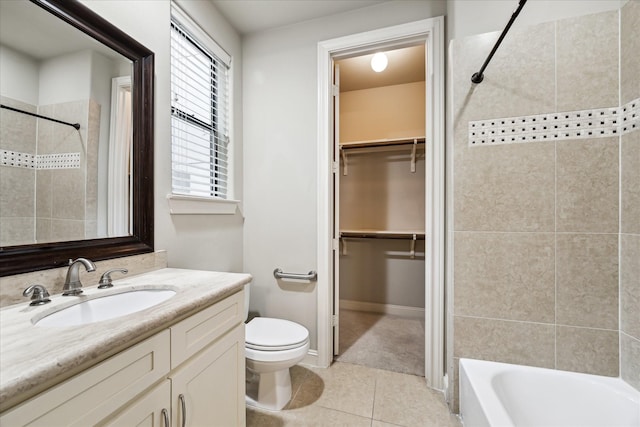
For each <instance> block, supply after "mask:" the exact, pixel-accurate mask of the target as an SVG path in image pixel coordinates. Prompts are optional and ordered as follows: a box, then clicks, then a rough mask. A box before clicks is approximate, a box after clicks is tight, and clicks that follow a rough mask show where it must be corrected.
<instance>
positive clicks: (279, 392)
mask: <svg viewBox="0 0 640 427" xmlns="http://www.w3.org/2000/svg"><path fill="white" fill-rule="evenodd" d="M253 374H254V375H255V376H257V377H258V379H257V380H258V381H257V382H258V387H257V390H256V387H247V394H246V396H245V397H246V399H245V400H246V403H247V405H249V406H254V407H256V408H260V409H266V410H268V411H280V410H281V409H282V408H284V407H285V406H286V405H287V403H289V401H290V400H291V374H290V373H289V368H285V369H280V370H279V371H274V372H265V373H262V374H260V373H257V372H253Z"/></svg>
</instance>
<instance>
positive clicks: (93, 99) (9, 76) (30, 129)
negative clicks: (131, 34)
mask: <svg viewBox="0 0 640 427" xmlns="http://www.w3.org/2000/svg"><path fill="white" fill-rule="evenodd" d="M25 30H26V31H25ZM0 67H1V68H0V101H1V104H2V106H3V108H2V109H1V110H0V114H1V115H0V156H1V158H2V161H1V164H0V246H13V245H25V244H34V243H45V242H56V241H70V240H82V239H94V238H99V237H108V236H109V237H110V236H124V235H128V234H130V233H131V229H130V220H129V213H130V209H131V190H130V179H129V174H130V172H131V140H132V138H131V136H132V127H131V97H130V90H131V61H130V60H129V59H127V58H125V57H124V56H122V55H120V54H119V53H117V52H114V51H113V50H111V49H109V48H107V47H106V46H104V45H103V44H101V43H99V42H97V41H96V40H94V39H93V38H91V37H89V36H88V35H86V34H84V33H83V32H82V31H80V30H78V29H76V28H74V27H72V26H70V25H68V24H66V23H64V22H63V21H61V20H60V19H58V18H56V17H55V16H54V15H52V14H50V13H49V12H47V11H45V10H44V9H42V8H40V7H38V6H37V5H35V4H32V3H30V2H28V1H2V2H0ZM123 81H128V86H122V84H119V83H117V82H123ZM116 85H120V86H119V87H120V88H123V87H124V88H125V89H122V90H121V91H119V92H118V91H116V89H115V86H116ZM112 86H113V88H112ZM114 96H115V97H116V98H114ZM112 100H113V101H114V102H113V103H112ZM26 113H36V114H37V115H39V116H43V117H47V118H52V119H54V120H58V121H52V120H47V119H44V118H38V117H36V116H33V115H30V114H26ZM59 121H64V122H68V123H71V124H79V125H80V126H79V129H76V128H74V127H72V126H69V125H65V124H62V123H60V122H59ZM113 132H115V134H112V133H113ZM110 183H113V184H114V185H117V186H118V188H117V189H114V188H112V186H111V185H109V184H110ZM123 186H124V189H123V188H120V187H123ZM108 207H109V208H108Z"/></svg>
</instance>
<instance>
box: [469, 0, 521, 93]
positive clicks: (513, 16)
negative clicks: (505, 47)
mask: <svg viewBox="0 0 640 427" xmlns="http://www.w3.org/2000/svg"><path fill="white" fill-rule="evenodd" d="M526 2H527V0H520V1H519V2H518V7H517V8H516V10H514V11H513V13H512V14H511V19H509V22H508V23H507V26H506V27H504V30H502V34H500V37H498V41H497V42H496V44H495V45H493V49H491V52H490V53H489V56H488V57H487V59H486V60H485V61H484V64H482V67H481V68H480V71H478V72H477V73H474V74H473V76H471V81H472V82H473V83H476V84H478V83H481V82H482V80H483V79H484V75H483V73H484V70H485V68H487V65H489V62H491V58H493V55H494V54H495V53H496V50H498V46H500V43H502V39H504V36H506V35H507V33H508V32H509V28H511V25H512V24H513V22H514V21H515V20H516V18H517V17H518V14H519V13H520V11H521V10H522V8H523V7H524V4H525V3H526Z"/></svg>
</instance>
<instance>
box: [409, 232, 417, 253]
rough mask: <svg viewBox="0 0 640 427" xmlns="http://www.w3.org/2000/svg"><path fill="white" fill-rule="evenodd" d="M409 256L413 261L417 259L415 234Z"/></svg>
mask: <svg viewBox="0 0 640 427" xmlns="http://www.w3.org/2000/svg"><path fill="white" fill-rule="evenodd" d="M409 256H410V257H411V259H414V258H415V257H416V235H415V233H414V234H413V239H411V250H410V251H409Z"/></svg>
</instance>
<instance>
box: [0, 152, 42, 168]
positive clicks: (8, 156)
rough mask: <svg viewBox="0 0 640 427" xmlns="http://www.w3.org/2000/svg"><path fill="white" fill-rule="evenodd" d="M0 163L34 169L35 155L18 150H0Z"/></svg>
mask: <svg viewBox="0 0 640 427" xmlns="http://www.w3.org/2000/svg"><path fill="white" fill-rule="evenodd" d="M0 165H2V166H12V167H15V168H31V169H35V167H36V156H34V155H33V154H29V153H21V152H19V151H7V150H0Z"/></svg>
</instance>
